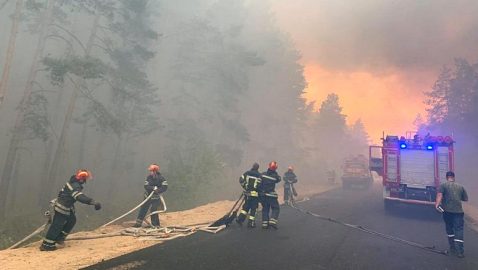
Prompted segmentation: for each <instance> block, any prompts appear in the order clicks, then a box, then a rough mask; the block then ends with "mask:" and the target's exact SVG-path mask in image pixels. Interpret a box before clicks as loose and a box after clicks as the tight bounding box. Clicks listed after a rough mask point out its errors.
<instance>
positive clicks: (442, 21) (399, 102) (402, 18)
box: [271, 0, 478, 141]
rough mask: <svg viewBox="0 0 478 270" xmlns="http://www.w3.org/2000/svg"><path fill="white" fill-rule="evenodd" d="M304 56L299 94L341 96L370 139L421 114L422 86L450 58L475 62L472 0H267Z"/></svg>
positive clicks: (408, 125) (406, 126)
mask: <svg viewBox="0 0 478 270" xmlns="http://www.w3.org/2000/svg"><path fill="white" fill-rule="evenodd" d="M271 3H272V4H273V9H274V12H275V14H276V17H277V21H278V23H279V25H280V27H281V28H282V29H284V30H285V31H287V32H289V33H290V34H291V36H292V38H293V40H294V42H295V44H296V45H297V47H298V49H299V50H300V51H301V52H302V55H303V60H302V61H303V64H304V65H305V67H306V78H307V81H308V82H309V87H308V89H307V92H308V93H307V94H306V97H307V98H308V99H309V100H317V102H318V103H320V102H321V101H322V100H323V99H324V97H325V96H326V95H327V94H328V93H330V92H336V93H338V94H339V95H340V97H341V99H342V105H343V107H344V112H345V114H347V115H348V116H349V122H352V121H355V120H356V119H357V118H362V119H363V121H364V122H365V124H366V126H367V128H368V130H369V132H370V135H371V137H372V138H373V139H374V140H375V141H376V140H377V138H378V137H379V136H380V135H381V131H382V130H384V131H385V132H386V133H387V132H388V133H397V132H398V133H402V132H403V133H404V132H405V131H406V130H410V129H412V128H413V125H412V122H413V120H414V119H415V116H416V115H417V114H418V113H422V114H424V105H423V103H422V100H423V91H426V90H428V89H430V87H431V86H432V85H433V82H434V81H435V79H436V76H437V73H438V72H439V70H440V68H441V67H442V66H443V65H444V64H450V63H452V62H453V59H454V58H455V57H462V58H467V59H469V60H470V61H476V59H477V55H478V16H476V14H478V1H476V0H457V1H448V0H419V1H417V0H360V1H356V0H344V1H339V0H272V1H271Z"/></svg>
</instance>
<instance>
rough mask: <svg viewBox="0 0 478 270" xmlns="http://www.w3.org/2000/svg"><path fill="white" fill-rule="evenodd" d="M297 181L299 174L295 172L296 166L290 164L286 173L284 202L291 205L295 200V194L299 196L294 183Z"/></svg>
mask: <svg viewBox="0 0 478 270" xmlns="http://www.w3.org/2000/svg"><path fill="white" fill-rule="evenodd" d="M295 183H297V176H296V175H295V173H294V168H293V167H292V166H289V168H288V169H287V172H286V173H285V174H284V202H285V204H287V205H291V203H292V202H293V201H294V196H295V197H296V196H297V192H296V191H295V188H294V184H295Z"/></svg>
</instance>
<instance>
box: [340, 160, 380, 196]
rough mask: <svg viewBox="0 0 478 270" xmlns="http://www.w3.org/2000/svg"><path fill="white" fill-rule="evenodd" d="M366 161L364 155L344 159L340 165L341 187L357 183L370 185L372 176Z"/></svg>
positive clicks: (363, 185)
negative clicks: (341, 170)
mask: <svg viewBox="0 0 478 270" xmlns="http://www.w3.org/2000/svg"><path fill="white" fill-rule="evenodd" d="M367 163H368V162H367V157H365V156H364V155H358V156H353V157H349V158H347V159H345V160H344V164H343V166H342V169H343V172H342V187H343V188H349V187H352V186H357V185H359V186H362V187H370V186H371V185H372V183H373V178H372V175H371V174H370V171H369V166H368V164H367Z"/></svg>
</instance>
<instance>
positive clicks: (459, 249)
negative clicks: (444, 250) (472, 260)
mask: <svg viewBox="0 0 478 270" xmlns="http://www.w3.org/2000/svg"><path fill="white" fill-rule="evenodd" d="M456 256H457V257H458V258H464V257H465V248H464V246H463V242H456Z"/></svg>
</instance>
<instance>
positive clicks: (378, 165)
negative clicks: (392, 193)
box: [368, 145, 383, 176]
mask: <svg viewBox="0 0 478 270" xmlns="http://www.w3.org/2000/svg"><path fill="white" fill-rule="evenodd" d="M368 156H369V159H368V164H369V169H370V171H371V172H376V173H377V174H378V175H379V176H382V175H383V159H382V146H380V145H370V146H369V149H368Z"/></svg>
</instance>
